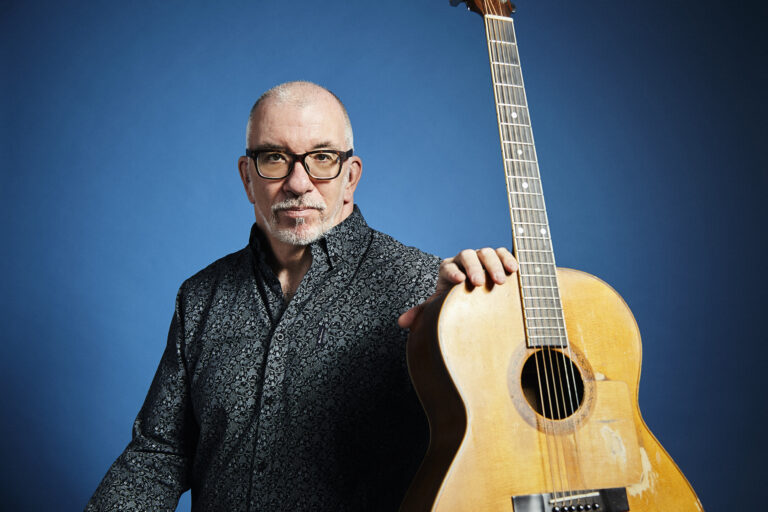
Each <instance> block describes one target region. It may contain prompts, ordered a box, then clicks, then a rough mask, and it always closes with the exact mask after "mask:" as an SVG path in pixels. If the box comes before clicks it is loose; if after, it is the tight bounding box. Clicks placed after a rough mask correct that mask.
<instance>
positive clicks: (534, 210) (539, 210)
mask: <svg viewBox="0 0 768 512" xmlns="http://www.w3.org/2000/svg"><path fill="white" fill-rule="evenodd" d="M513 209H514V210H517V211H520V212H543V211H545V210H544V208H524V207H522V206H520V207H517V206H516V207H513Z"/></svg>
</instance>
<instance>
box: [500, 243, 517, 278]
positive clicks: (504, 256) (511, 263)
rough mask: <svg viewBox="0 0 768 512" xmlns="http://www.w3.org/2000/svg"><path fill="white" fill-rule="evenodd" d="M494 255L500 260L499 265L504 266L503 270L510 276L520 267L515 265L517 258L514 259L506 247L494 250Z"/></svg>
mask: <svg viewBox="0 0 768 512" xmlns="http://www.w3.org/2000/svg"><path fill="white" fill-rule="evenodd" d="M496 254H497V255H498V256H499V259H500V260H501V263H502V265H504V269H505V270H506V271H507V272H509V273H510V274H513V273H515V272H517V269H518V268H519V267H520V265H518V263H517V258H515V257H514V256H513V255H512V253H511V252H509V249H507V248H506V247H499V248H498V249H496Z"/></svg>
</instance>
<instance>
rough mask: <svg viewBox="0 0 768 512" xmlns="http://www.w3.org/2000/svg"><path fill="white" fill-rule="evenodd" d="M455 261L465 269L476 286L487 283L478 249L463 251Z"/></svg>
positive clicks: (470, 280)
mask: <svg viewBox="0 0 768 512" xmlns="http://www.w3.org/2000/svg"><path fill="white" fill-rule="evenodd" d="M454 261H455V262H457V263H458V264H459V266H460V267H461V268H462V269H463V270H464V274H465V275H466V276H467V277H468V278H469V282H470V283H472V284H473V285H474V286H483V285H484V284H485V270H484V269H483V264H482V263H480V258H479V257H478V256H477V251H473V250H470V249H465V250H463V251H461V252H460V253H459V254H458V255H456V257H455V258H454Z"/></svg>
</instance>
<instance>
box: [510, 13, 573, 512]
mask: <svg viewBox="0 0 768 512" xmlns="http://www.w3.org/2000/svg"><path fill="white" fill-rule="evenodd" d="M509 28H510V30H511V31H512V39H513V40H514V28H513V26H512V23H510V24H509ZM517 64H518V65H519V58H518V62H517ZM518 69H520V68H518ZM509 74H512V73H511V72H509V73H507V75H509ZM520 81H521V82H522V73H521V74H520ZM510 82H511V83H514V80H510ZM521 85H522V83H521ZM522 94H523V95H525V90H524V88H523V91H522ZM505 103H512V104H518V102H517V101H513V102H505ZM523 103H524V104H526V105H527V101H524V102H523ZM506 121H507V122H509V121H510V120H509V119H506ZM525 121H526V120H525V119H522V120H521V122H520V123H519V124H520V125H523V126H526V123H525ZM527 121H528V126H530V113H529V115H528V119H527ZM502 126H504V125H502ZM507 126H512V127H513V131H515V132H516V137H515V140H522V139H523V137H521V136H520V135H521V133H520V132H521V131H522V128H519V127H518V123H512V124H509V125H507ZM530 142H532V134H531V140H530ZM532 148H533V153H534V156H533V159H532V160H533V162H534V165H536V164H535V162H537V159H536V157H535V146H533V145H532ZM518 154H519V151H518ZM513 156H514V155H513ZM520 160H523V161H524V162H520V163H516V166H517V168H520V169H522V168H523V167H532V166H530V165H529V162H528V161H530V160H531V158H530V156H529V155H526V156H525V157H524V158H521V159H520ZM530 172H532V173H533V174H536V169H535V168H534V169H528V172H526V173H525V175H526V176H528V174H529V173H530ZM534 177H535V176H534ZM518 197H519V196H518ZM533 198H536V199H540V200H541V203H542V204H538V203H536V202H535V201H534V203H531V199H533ZM522 200H523V201H522V202H523V204H525V207H526V208H535V209H528V210H524V212H523V215H524V216H525V217H526V220H529V221H531V220H533V219H532V218H531V216H533V215H534V214H527V213H525V212H528V211H530V212H534V211H540V212H542V213H540V215H543V216H544V217H545V218H544V219H540V220H544V222H543V223H540V224H542V225H547V222H546V210H545V209H544V208H543V206H544V205H543V201H544V198H543V196H536V195H534V196H532V197H531V196H523V197H522ZM532 239H533V240H535V239H536V238H532ZM522 241H523V240H522V239H521V242H522ZM542 241H543V242H544V244H543V245H545V246H547V247H544V250H545V251H546V250H549V254H551V255H552V256H553V255H554V253H553V252H552V244H551V236H543V237H542ZM533 251H535V252H533V254H534V255H535V256H534V259H535V261H536V263H537V264H538V265H541V264H545V263H546V264H549V265H551V267H553V268H554V267H555V265H554V257H552V261H551V262H550V261H544V260H542V257H541V255H542V254H545V255H546V254H547V253H546V252H540V251H541V247H538V248H536V249H533ZM538 265H537V266H538ZM529 277H532V281H533V282H534V283H535V285H536V286H550V285H551V283H544V282H542V281H543V277H544V276H536V275H533V276H529ZM546 277H550V278H552V277H554V280H555V284H556V281H557V279H556V274H555V275H553V276H546ZM538 289H540V290H544V289H549V290H551V288H538ZM546 295H551V294H546ZM554 295H555V296H554V297H551V299H552V300H553V301H554V302H555V305H556V308H555V309H556V310H557V311H558V312H559V315H556V318H554V319H547V318H545V320H555V321H556V324H557V325H556V327H554V329H556V330H557V331H558V333H557V335H555V336H556V337H558V338H561V342H560V344H559V347H560V349H561V350H552V349H548V350H546V354H547V359H548V362H549V367H550V372H552V375H553V379H554V374H555V372H556V373H557V379H556V380H557V383H558V384H559V387H560V396H561V397H562V402H561V400H557V399H556V400H555V403H556V404H557V411H555V410H554V408H552V406H551V403H550V414H552V415H553V416H556V418H557V419H564V418H566V417H568V416H570V415H572V414H574V413H575V412H576V410H577V408H578V406H579V391H578V387H577V384H576V383H577V380H576V376H575V373H574V372H575V369H574V364H569V362H568V361H567V358H568V357H569V358H570V359H571V360H573V354H572V351H571V347H570V345H569V344H568V343H567V341H566V342H565V343H564V344H563V342H562V339H563V338H565V336H564V335H565V322H564V317H563V316H562V304H561V301H560V297H559V288H557V287H556V288H555V292H554ZM537 301H538V299H537ZM558 305H559V306H560V308H557V306H558ZM537 323H538V322H537ZM559 331H562V334H560V332H559ZM563 348H566V350H567V351H568V356H566V355H565V354H564V351H563ZM543 352H544V351H542V353H543ZM552 352H556V354H557V355H555V357H554V363H553V361H552ZM558 355H559V358H558ZM537 362H538V359H537ZM555 367H556V370H555ZM545 370H546V367H545ZM545 375H546V371H545ZM563 380H565V382H566V387H565V389H563ZM545 382H547V380H545ZM566 390H567V404H566ZM555 394H556V393H555ZM568 406H570V409H569V408H568ZM571 436H572V439H573V445H574V448H575V451H576V458H577V461H580V460H581V454H580V452H581V450H580V449H579V443H578V438H577V437H576V436H575V431H574V432H572V434H571ZM558 458H559V457H558ZM567 467H568V465H566V471H567ZM582 486H583V484H582ZM568 487H570V486H568ZM577 501H578V502H579V503H580V502H581V499H577Z"/></svg>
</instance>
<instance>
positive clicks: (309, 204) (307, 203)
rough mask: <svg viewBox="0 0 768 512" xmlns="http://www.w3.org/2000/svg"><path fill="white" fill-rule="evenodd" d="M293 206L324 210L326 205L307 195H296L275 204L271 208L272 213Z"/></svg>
mask: <svg viewBox="0 0 768 512" xmlns="http://www.w3.org/2000/svg"><path fill="white" fill-rule="evenodd" d="M291 208H314V209H315V210H318V211H323V210H325V208H326V206H325V203H324V202H322V201H313V200H312V199H308V198H306V197H294V198H291V199H286V200H285V201H280V202H279V203H275V204H273V205H272V208H271V209H272V213H277V212H279V211H281V210H289V209H291Z"/></svg>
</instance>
